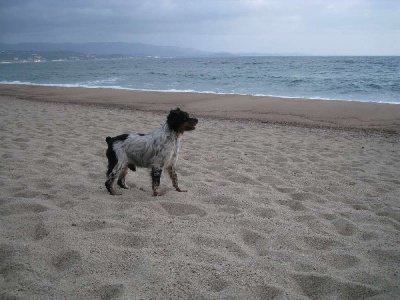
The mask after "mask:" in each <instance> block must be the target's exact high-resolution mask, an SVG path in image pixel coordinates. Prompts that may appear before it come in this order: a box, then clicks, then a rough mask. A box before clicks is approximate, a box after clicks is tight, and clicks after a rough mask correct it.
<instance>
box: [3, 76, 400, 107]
mask: <svg viewBox="0 0 400 300" xmlns="http://www.w3.org/2000/svg"><path fill="white" fill-rule="evenodd" d="M0 84H13V85H32V86H47V87H66V88H88V89H115V90H129V91H140V92H162V93H194V94H214V95H237V96H252V97H273V98H282V99H303V100H327V101H349V102H368V103H385V104H400V101H393V102H389V101H368V100H356V99H340V98H327V97H320V96H314V97H306V96H287V95H279V94H259V93H256V94H246V93H233V92H232V93H229V92H216V91H208V90H192V89H140V88H130V87H122V86H111V85H110V86H101V85H100V86H95V85H85V84H82V83H75V84H55V83H43V84H42V83H32V82H22V81H0Z"/></svg>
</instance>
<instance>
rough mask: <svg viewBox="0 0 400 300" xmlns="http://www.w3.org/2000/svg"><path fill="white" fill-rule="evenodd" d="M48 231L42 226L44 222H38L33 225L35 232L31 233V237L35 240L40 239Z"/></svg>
mask: <svg viewBox="0 0 400 300" xmlns="http://www.w3.org/2000/svg"><path fill="white" fill-rule="evenodd" d="M49 233H50V232H49V231H48V230H47V229H46V227H45V226H44V224H43V223H42V222H40V223H39V224H37V225H36V227H35V232H34V235H33V238H34V239H35V240H41V239H43V238H44V237H46V236H48V235H49Z"/></svg>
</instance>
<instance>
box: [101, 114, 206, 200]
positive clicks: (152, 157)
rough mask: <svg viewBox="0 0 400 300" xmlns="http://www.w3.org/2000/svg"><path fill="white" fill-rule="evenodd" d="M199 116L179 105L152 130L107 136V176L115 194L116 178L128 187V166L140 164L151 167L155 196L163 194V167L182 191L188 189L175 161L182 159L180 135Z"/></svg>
mask: <svg viewBox="0 0 400 300" xmlns="http://www.w3.org/2000/svg"><path fill="white" fill-rule="evenodd" d="M197 123H198V119H196V118H192V117H190V116H189V114H188V113H187V112H184V111H182V110H181V109H180V108H179V107H178V108H176V109H173V110H171V111H170V112H169V115H168V117H167V121H166V122H165V124H164V125H163V126H162V127H161V128H160V129H159V130H156V131H153V132H150V133H148V134H140V133H139V134H122V135H119V136H116V137H109V136H108V137H107V138H106V142H107V144H108V148H107V152H106V156H107V159H108V170H107V180H106V182H105V186H106V188H107V190H108V191H109V193H110V194H111V195H117V192H116V190H115V182H117V183H118V185H119V186H120V187H121V188H124V189H128V188H129V187H128V185H127V184H126V182H125V178H126V175H127V174H128V170H129V169H130V170H132V171H136V167H141V168H149V169H150V170H151V172H150V174H151V179H152V190H153V196H160V192H159V191H158V188H159V186H160V178H161V173H162V171H163V169H165V170H166V171H167V172H168V174H169V177H170V178H171V180H172V186H173V187H174V188H175V189H176V190H177V191H178V192H186V191H185V190H181V189H180V188H179V186H178V176H177V175H176V171H175V164H176V162H177V160H178V153H179V146H180V139H181V136H182V134H183V133H184V132H185V131H192V130H194V129H195V128H196V125H197Z"/></svg>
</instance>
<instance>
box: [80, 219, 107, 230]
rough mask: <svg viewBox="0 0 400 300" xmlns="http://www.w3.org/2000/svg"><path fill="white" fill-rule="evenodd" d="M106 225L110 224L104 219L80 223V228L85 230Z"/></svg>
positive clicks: (98, 228)
mask: <svg viewBox="0 0 400 300" xmlns="http://www.w3.org/2000/svg"><path fill="white" fill-rule="evenodd" d="M108 227H110V226H109V225H108V224H107V223H106V221H100V220H94V221H89V222H86V223H83V224H82V225H81V228H82V229H83V230H85V231H96V230H102V229H105V228H108Z"/></svg>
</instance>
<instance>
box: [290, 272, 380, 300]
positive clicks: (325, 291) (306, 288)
mask: <svg viewBox="0 0 400 300" xmlns="http://www.w3.org/2000/svg"><path fill="white" fill-rule="evenodd" d="M293 278H294V279H295V280H296V282H297V284H298V285H299V286H300V288H301V289H302V291H303V293H304V294H305V295H306V296H307V297H309V298H310V299H366V298H368V297H372V296H374V295H377V294H380V293H381V291H380V290H378V289H375V288H373V287H370V286H367V285H364V284H358V283H354V282H347V281H340V280H338V279H335V278H333V277H331V276H325V275H314V274H295V275H293Z"/></svg>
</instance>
